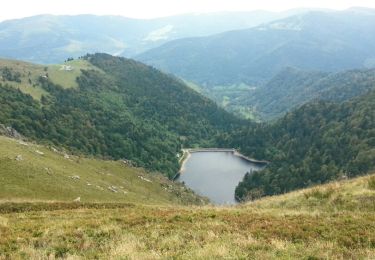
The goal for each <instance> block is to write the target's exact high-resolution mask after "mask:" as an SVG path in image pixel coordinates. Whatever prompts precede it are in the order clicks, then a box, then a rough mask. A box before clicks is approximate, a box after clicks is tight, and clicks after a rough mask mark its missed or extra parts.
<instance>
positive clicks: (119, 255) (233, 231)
mask: <svg viewBox="0 0 375 260" xmlns="http://www.w3.org/2000/svg"><path fill="white" fill-rule="evenodd" d="M0 141H1V146H0V147H1V151H0V157H1V165H2V166H3V165H6V166H7V165H13V166H11V167H14V169H13V168H9V170H6V171H4V169H8V168H4V167H2V168H1V169H2V170H1V172H2V178H1V185H0V186H1V187H5V188H6V189H7V190H6V192H7V193H8V195H10V194H18V195H17V196H16V195H12V198H13V197H15V198H17V197H18V198H23V199H24V201H23V202H3V203H1V204H0V233H1V236H0V258H2V257H6V256H11V258H14V259H17V258H31V259H40V258H46V257H47V256H49V257H50V258H54V257H70V258H71V259H74V258H83V257H84V258H95V257H99V258H110V259H124V258H125V259H127V258H130V259H158V258H164V257H170V258H173V257H175V258H185V259H186V258H190V259H214V258H220V257H221V258H224V257H227V258H244V259H245V258H258V259H272V258H281V259H290V258H298V259H303V258H304V259H320V258H346V259H347V258H356V259H358V258H374V257H375V225H374V224H373V223H375V214H374V213H375V176H367V177H361V178H357V179H353V180H349V181H342V182H336V183H331V184H328V185H324V186H320V187H315V188H311V189H306V190H302V191H297V192H293V193H290V194H285V195H282V196H275V197H270V198H264V199H262V200H259V201H256V202H252V203H248V204H245V205H241V206H237V207H212V206H204V207H196V206H188V207H187V206H181V205H173V206H172V205H167V203H170V202H176V201H175V200H174V199H173V198H172V196H171V195H170V193H167V192H164V190H163V189H161V188H160V185H157V184H156V182H157V181H156V179H154V178H152V177H151V176H147V178H150V179H152V180H153V182H152V183H147V182H144V181H142V180H140V178H139V177H138V175H139V174H140V173H139V171H141V170H139V169H131V168H127V167H124V166H122V165H121V164H119V163H118V162H104V161H98V160H91V159H79V158H77V157H73V158H72V160H67V159H65V158H64V157H63V156H62V155H61V154H59V153H55V152H52V151H49V150H48V149H46V148H43V147H37V146H35V145H29V146H24V145H22V144H18V143H17V141H14V140H12V139H7V138H1V139H0ZM35 149H38V150H39V151H42V152H44V153H45V155H44V156H41V155H38V154H36V153H35ZM18 154H22V155H23V157H24V161H20V162H18V161H15V160H14V157H15V156H17V155H18ZM77 161H78V162H77ZM4 162H5V164H4ZM38 165H39V166H38ZM7 167H8V166H7ZM38 167H39V170H35V172H34V170H33V169H37V168H38ZM43 167H50V168H52V171H53V173H52V174H51V175H49V174H47V173H46V171H45V170H44V169H43ZM28 169H30V170H28ZM99 172H102V173H105V174H104V175H103V174H102V173H99ZM4 173H5V174H4ZM107 173H110V174H112V175H106V174H107ZM73 174H77V175H78V174H80V175H81V180H79V181H74V180H72V179H70V178H68V176H70V175H73ZM28 175H30V176H34V180H35V183H34V185H35V186H33V189H35V194H39V195H38V197H35V199H39V200H41V201H39V202H35V201H34V202H31V203H27V202H26V201H25V197H24V196H21V195H20V193H22V192H25V191H22V190H21V189H18V190H19V192H20V193H17V192H16V191H15V190H14V189H11V188H7V187H12V185H10V184H5V182H8V183H13V187H17V185H16V184H17V183H19V185H18V187H20V186H25V187H27V181H26V180H27V178H25V176H28ZM36 179H39V181H42V185H41V183H39V184H38V183H37V182H36ZM49 179H51V180H54V181H53V182H54V183H55V186H54V189H56V190H55V192H53V193H49V194H51V197H49V196H46V195H45V193H44V191H43V189H42V187H43V186H44V185H47V186H48V185H50V186H51V185H52V183H53V182H49V181H48V180H49ZM130 179H132V181H130ZM12 180H13V181H12ZM30 180H31V182H33V178H30ZM20 181H22V182H20ZM87 181H89V182H92V183H93V184H94V183H95V184H99V185H101V186H103V187H104V186H107V185H117V186H119V185H120V183H121V181H125V183H124V189H126V190H128V191H129V193H128V194H127V195H125V194H121V193H119V194H113V193H111V192H109V191H107V190H105V191H96V190H95V189H94V190H93V191H91V189H93V188H92V187H90V186H87V185H86V182H87ZM130 183H131V184H132V185H130ZM126 184H127V185H126ZM143 186H144V187H143ZM51 187H52V186H51ZM77 189H78V191H77ZM2 190H3V189H2ZM68 190H69V192H68ZM145 190H149V191H150V194H149V196H148V197H147V196H146V195H145ZM51 191H52V190H51ZM132 192H134V196H133V195H132V194H131V193H132ZM24 194H27V196H29V194H30V193H29V192H26V193H24ZM59 194H61V196H62V197H63V198H66V200H67V201H71V200H72V198H75V197H76V196H82V198H83V201H102V202H103V203H99V204H91V203H85V202H83V203H73V202H66V203H61V202H51V201H49V200H50V199H56V198H57V197H58V196H60V195H59ZM146 194H147V192H146ZM54 196H55V197H54ZM139 196H141V197H139ZM142 196H143V197H142ZM1 197H2V198H7V196H5V195H4V191H2V194H1ZM85 198H86V199H85ZM89 198H90V199H89ZM43 199H44V200H47V199H48V202H47V201H44V202H43V201H42V200H43ZM110 201H112V202H135V203H133V204H127V203H120V204H119V203H117V204H113V203H110V204H108V203H106V202H110ZM145 201H146V202H147V204H149V205H148V206H146V205H144V204H145ZM153 203H156V204H154V205H151V204H153ZM163 204H164V205H163ZM309 257H310V258H309Z"/></svg>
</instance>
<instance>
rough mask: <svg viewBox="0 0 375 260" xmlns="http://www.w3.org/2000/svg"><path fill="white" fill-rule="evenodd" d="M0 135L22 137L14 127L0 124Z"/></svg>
mask: <svg viewBox="0 0 375 260" xmlns="http://www.w3.org/2000/svg"><path fill="white" fill-rule="evenodd" d="M0 135H5V136H8V137H12V138H15V139H24V137H23V136H22V135H21V134H20V133H18V132H17V130H16V129H14V128H12V127H9V126H5V125H3V124H0Z"/></svg>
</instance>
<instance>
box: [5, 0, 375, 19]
mask: <svg viewBox="0 0 375 260" xmlns="http://www.w3.org/2000/svg"><path fill="white" fill-rule="evenodd" d="M351 6H364V7H373V8H375V0H49V1H48V0H9V1H5V0H4V1H3V3H2V4H1V7H0V20H6V19H13V18H20V17H25V16H32V15H37V14H46V13H49V14H83V13H84V14H98V15H106V14H109V15H123V16H127V17H135V18H154V17H161V16H169V15H175V14H181V13H192V12H193V13H195V12H196V13H201V12H215V11H248V10H256V9H264V10H271V11H282V10H286V9H291V8H299V7H320V8H331V9H346V8H348V7H351Z"/></svg>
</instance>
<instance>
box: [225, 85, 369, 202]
mask: <svg viewBox="0 0 375 260" xmlns="http://www.w3.org/2000/svg"><path fill="white" fill-rule="evenodd" d="M374 100H375V91H372V92H369V93H367V94H365V95H362V96H360V97H356V98H354V99H351V100H349V101H346V102H343V103H332V102H328V101H315V102H311V103H307V104H305V105H303V106H301V107H300V108H298V109H296V110H294V111H292V112H290V113H288V114H287V115H286V116H284V117H282V118H281V119H279V120H278V121H277V122H276V123H274V124H263V125H257V126H256V127H254V126H252V127H245V128H242V129H238V130H236V131H234V132H232V134H231V135H229V136H222V137H221V141H222V142H223V143H224V144H222V146H224V145H226V146H228V147H239V148H240V149H241V151H242V152H243V153H245V154H247V155H251V156H253V157H258V158H267V160H269V161H271V164H270V165H269V166H268V167H267V168H266V169H265V170H263V171H261V172H255V173H253V174H247V175H246V176H245V178H244V180H243V181H242V182H241V183H240V184H239V186H238V187H237V189H236V195H237V196H238V197H239V198H241V199H256V198H259V197H261V196H265V195H273V194H280V193H285V192H288V191H291V190H295V189H299V188H303V187H308V186H311V185H316V184H320V183H325V182H328V181H331V180H335V179H339V178H352V177H355V176H358V175H363V174H366V173H368V172H370V171H373V170H374V168H375V149H374V147H375V143H374V140H375V135H374V133H375V132H374V129H375V114H374V111H375V102H374Z"/></svg>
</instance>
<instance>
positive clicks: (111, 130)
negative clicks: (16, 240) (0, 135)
mask: <svg viewBox="0 0 375 260" xmlns="http://www.w3.org/2000/svg"><path fill="white" fill-rule="evenodd" d="M0 64H1V66H0V72H2V82H1V83H0V100H1V102H0V122H1V123H2V124H4V125H7V126H11V127H13V128H14V129H16V130H17V131H18V132H20V133H21V134H23V135H24V136H26V137H28V138H31V139H34V140H40V141H44V142H48V143H52V144H55V145H60V146H64V147H66V148H67V149H70V150H71V151H75V152H78V153H85V154H91V155H96V156H104V157H108V156H109V157H111V158H114V159H127V160H131V161H132V163H134V164H136V165H138V166H143V167H146V168H147V169H149V170H157V171H160V172H163V173H165V174H168V175H169V176H170V177H173V176H174V175H175V174H176V172H177V171H178V168H179V164H178V158H177V156H178V154H179V153H180V149H181V147H182V146H188V147H194V146H198V145H199V146H202V147H204V146H211V145H214V137H215V136H216V135H217V134H218V133H220V132H221V131H226V130H228V129H230V128H232V127H234V126H235V125H237V124H241V121H240V120H238V119H237V118H235V117H234V116H233V115H231V114H229V113H227V112H225V111H224V110H223V109H220V108H218V107H217V105H216V104H215V103H214V102H212V101H211V100H209V99H207V98H205V97H203V96H201V95H200V94H198V93H196V92H195V91H193V90H191V89H190V88H188V87H187V86H186V85H185V84H184V83H182V82H181V81H179V80H177V79H175V78H173V77H170V76H167V75H165V74H163V73H161V72H160V71H158V70H156V69H153V68H151V67H148V66H146V65H144V64H141V63H139V62H136V61H134V60H128V59H125V58H118V57H113V56H110V55H107V54H95V55H87V56H85V57H84V58H81V59H78V60H73V61H69V62H66V63H65V64H63V65H52V66H38V65H33V64H29V63H23V62H18V61H6V60H5V61H2V62H1V63H0Z"/></svg>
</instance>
